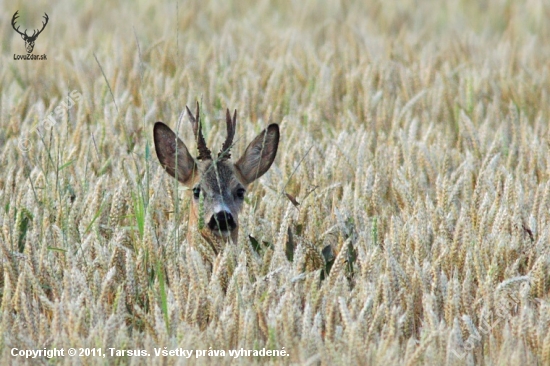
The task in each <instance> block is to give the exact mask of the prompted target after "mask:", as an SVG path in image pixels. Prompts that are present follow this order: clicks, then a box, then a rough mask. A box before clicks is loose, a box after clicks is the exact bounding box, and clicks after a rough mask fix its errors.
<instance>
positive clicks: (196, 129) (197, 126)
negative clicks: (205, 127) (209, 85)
mask: <svg viewBox="0 0 550 366" xmlns="http://www.w3.org/2000/svg"><path fill="white" fill-rule="evenodd" d="M185 108H187V113H189V118H190V119H191V125H192V126H193V133H194V134H195V139H196V140H197V150H199V156H197V159H199V160H209V159H210V160H211V159H212V153H211V152H210V150H209V149H208V147H207V146H206V141H205V140H204V136H203V135H202V126H201V120H200V115H199V113H200V111H199V102H197V116H196V118H195V116H193V113H191V111H190V110H189V107H187V106H185Z"/></svg>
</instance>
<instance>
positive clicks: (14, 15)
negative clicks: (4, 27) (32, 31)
mask: <svg viewBox="0 0 550 366" xmlns="http://www.w3.org/2000/svg"><path fill="white" fill-rule="evenodd" d="M18 12H19V10H17V11H16V12H15V14H13V18H11V26H12V27H13V29H15V31H16V32H17V33H19V34H20V35H22V36H27V35H26V34H25V33H21V32H20V31H19V27H17V28H15V21H16V20H17V18H19V15H18V14H17V13H18Z"/></svg>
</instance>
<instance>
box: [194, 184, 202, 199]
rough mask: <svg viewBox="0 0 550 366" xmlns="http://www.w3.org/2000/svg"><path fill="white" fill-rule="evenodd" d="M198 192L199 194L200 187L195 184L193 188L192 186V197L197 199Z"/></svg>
mask: <svg viewBox="0 0 550 366" xmlns="http://www.w3.org/2000/svg"><path fill="white" fill-rule="evenodd" d="M200 194H201V188H200V187H199V186H196V187H195V188H193V197H195V198H196V199H199V196H200Z"/></svg>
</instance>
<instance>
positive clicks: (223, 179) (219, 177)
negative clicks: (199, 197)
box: [198, 160, 246, 195]
mask: <svg viewBox="0 0 550 366" xmlns="http://www.w3.org/2000/svg"><path fill="white" fill-rule="evenodd" d="M198 168H199V173H200V174H199V177H198V178H199V181H198V183H199V184H200V186H201V189H203V190H205V191H207V192H210V193H214V194H221V195H224V194H227V193H229V192H231V191H232V190H233V189H235V188H236V187H237V186H242V187H243V188H245V187H246V186H245V185H244V184H243V183H242V179H239V176H238V172H237V171H236V169H235V167H234V165H233V163H231V162H229V161H218V162H217V163H215V162H213V161H211V160H209V161H206V162H200V163H199V167H198Z"/></svg>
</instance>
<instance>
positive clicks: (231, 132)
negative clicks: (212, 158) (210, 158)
mask: <svg viewBox="0 0 550 366" xmlns="http://www.w3.org/2000/svg"><path fill="white" fill-rule="evenodd" d="M225 123H226V124H227V138H226V139H225V142H224V143H223V145H222V149H221V151H220V152H219V153H218V158H220V159H221V160H227V159H229V158H230V157H231V151H230V150H231V146H232V145H233V137H234V136H235V127H236V126H237V110H236V109H235V112H234V113H233V118H231V114H230V113H229V108H228V109H227V110H226V112H225Z"/></svg>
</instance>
